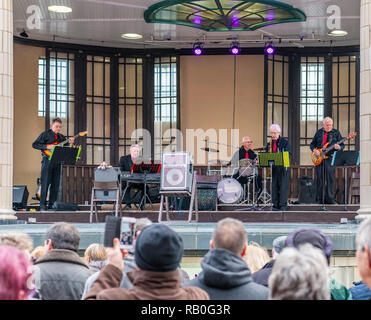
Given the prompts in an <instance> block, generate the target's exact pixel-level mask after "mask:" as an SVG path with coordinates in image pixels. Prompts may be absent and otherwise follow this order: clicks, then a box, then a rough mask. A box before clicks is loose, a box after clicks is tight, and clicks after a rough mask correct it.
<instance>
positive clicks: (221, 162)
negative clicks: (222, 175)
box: [209, 160, 229, 167]
mask: <svg viewBox="0 0 371 320" xmlns="http://www.w3.org/2000/svg"><path fill="white" fill-rule="evenodd" d="M228 163H229V161H226V160H210V161H209V164H211V165H214V166H221V167H222V166H226V165H227V164H228Z"/></svg>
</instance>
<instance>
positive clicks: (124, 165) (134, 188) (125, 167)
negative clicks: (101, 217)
mask: <svg viewBox="0 0 371 320" xmlns="http://www.w3.org/2000/svg"><path fill="white" fill-rule="evenodd" d="M140 151H141V147H140V145H139V144H133V145H131V146H130V154H128V155H126V156H123V157H121V158H120V170H121V172H131V170H132V168H133V164H134V163H135V160H136V159H137V158H138V157H139V154H140ZM125 187H126V186H125V185H124V186H123V189H125ZM143 189H144V186H143V185H142V184H137V183H135V184H131V185H130V187H129V188H128V190H127V192H126V194H125V197H124V199H122V203H126V204H131V203H135V202H138V199H140V197H138V196H135V195H138V194H139V193H140V194H143Z"/></svg>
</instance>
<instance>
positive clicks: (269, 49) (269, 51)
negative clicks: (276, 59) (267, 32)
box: [264, 42, 276, 55]
mask: <svg viewBox="0 0 371 320" xmlns="http://www.w3.org/2000/svg"><path fill="white" fill-rule="evenodd" d="M264 52H265V53H266V54H267V55H273V54H275V53H276V48H275V47H274V46H273V43H272V42H270V43H269V44H266V45H265V49H264Z"/></svg>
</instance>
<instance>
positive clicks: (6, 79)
mask: <svg viewBox="0 0 371 320" xmlns="http://www.w3.org/2000/svg"><path fill="white" fill-rule="evenodd" d="M12 197H13V1H12V0H0V219H16V217H15V216H14V211H13V210H12Z"/></svg>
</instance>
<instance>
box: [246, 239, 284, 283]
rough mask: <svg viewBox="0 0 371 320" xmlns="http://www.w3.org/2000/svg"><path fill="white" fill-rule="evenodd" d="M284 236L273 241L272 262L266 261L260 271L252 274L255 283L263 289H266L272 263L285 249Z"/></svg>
mask: <svg viewBox="0 0 371 320" xmlns="http://www.w3.org/2000/svg"><path fill="white" fill-rule="evenodd" d="M286 238H287V237H286V236H281V237H277V238H275V239H274V240H273V247H272V258H273V259H272V260H270V261H268V262H267V263H266V264H265V265H264V266H263V267H262V268H261V269H260V270H258V271H257V272H255V273H253V275H252V278H253V280H254V281H255V282H256V283H259V284H261V285H263V286H265V287H268V279H269V276H270V275H271V273H272V268H273V266H274V263H275V261H276V259H277V257H278V256H279V254H280V253H281V251H282V249H283V248H284V247H285V240H286Z"/></svg>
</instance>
